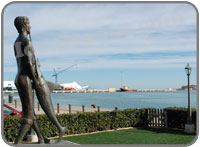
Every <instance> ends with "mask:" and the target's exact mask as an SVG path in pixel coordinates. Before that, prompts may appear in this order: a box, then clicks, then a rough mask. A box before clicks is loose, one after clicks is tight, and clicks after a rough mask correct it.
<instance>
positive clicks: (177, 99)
mask: <svg viewBox="0 0 200 147" xmlns="http://www.w3.org/2000/svg"><path fill="white" fill-rule="evenodd" d="M13 97H14V99H17V100H19V96H18V94H13ZM51 98H52V102H53V104H54V105H56V104H60V105H62V106H68V105H69V104H71V105H72V106H80V107H81V106H82V105H85V106H86V107H91V105H92V104H95V105H96V106H100V107H101V108H106V109H114V108H115V107H118V109H121V110H122V109H128V108H166V107H186V108H187V105H188V92H187V90H181V91H175V92H105V93H52V94H51ZM4 99H5V100H6V101H8V94H4ZM35 102H36V103H37V102H38V101H37V98H35ZM190 103H191V107H193V108H196V107H197V92H196V90H192V91H191V92H190Z"/></svg>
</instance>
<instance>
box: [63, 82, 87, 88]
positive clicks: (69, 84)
mask: <svg viewBox="0 0 200 147" xmlns="http://www.w3.org/2000/svg"><path fill="white" fill-rule="evenodd" d="M60 85H61V88H62V89H65V90H81V89H85V88H88V86H84V87H82V86H80V85H79V84H78V83H77V82H72V83H64V84H60Z"/></svg>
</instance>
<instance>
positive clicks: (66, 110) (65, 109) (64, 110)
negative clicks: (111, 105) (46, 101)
mask: <svg viewBox="0 0 200 147" xmlns="http://www.w3.org/2000/svg"><path fill="white" fill-rule="evenodd" d="M5 104H7V105H9V106H11V107H12V108H15V102H13V103H8V102H5ZM15 109H16V110H18V111H22V105H21V102H17V108H15ZM34 110H35V113H36V114H44V111H43V110H42V108H41V106H39V109H38V104H35V107H34ZM54 111H55V113H58V111H57V105H55V106H54ZM95 111H97V108H92V107H91V108H88V107H85V112H95ZM100 111H112V110H111V109H100ZM77 112H83V109H82V107H76V106H71V113H77ZM63 113H69V106H61V105H60V106H59V114H63Z"/></svg>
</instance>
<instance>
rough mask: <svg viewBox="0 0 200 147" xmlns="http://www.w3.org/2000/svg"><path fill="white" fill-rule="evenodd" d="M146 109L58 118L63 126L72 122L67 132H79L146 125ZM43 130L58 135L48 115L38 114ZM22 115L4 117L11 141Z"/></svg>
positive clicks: (44, 132)
mask: <svg viewBox="0 0 200 147" xmlns="http://www.w3.org/2000/svg"><path fill="white" fill-rule="evenodd" d="M144 115H145V109H140V110H137V109H127V110H123V111H122V110H118V111H111V112H85V113H76V114H59V115H57V118H58V120H59V122H60V124H61V125H62V126H65V125H66V124H69V123H72V125H71V126H70V127H69V129H68V130H67V131H66V134H79V133H88V132H95V131H103V130H110V129H117V128H124V127H133V126H145V119H144V118H147V117H145V116H144ZM37 119H38V122H39V125H40V129H41V132H42V133H43V134H44V136H46V137H54V136H58V135H59V134H58V130H57V128H56V127H55V126H54V125H53V124H52V123H51V122H50V121H49V119H48V118H47V116H46V115H44V114H43V115H37ZM19 120H20V117H5V118H4V136H5V138H6V139H7V140H8V141H9V142H12V141H14V140H15V138H16V136H17V133H18V129H19V127H20V124H19Z"/></svg>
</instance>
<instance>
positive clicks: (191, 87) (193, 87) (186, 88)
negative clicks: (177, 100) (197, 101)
mask: <svg viewBox="0 0 200 147" xmlns="http://www.w3.org/2000/svg"><path fill="white" fill-rule="evenodd" d="M181 90H188V86H187V85H186V86H182V87H181ZM190 90H197V86H196V85H190Z"/></svg>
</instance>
